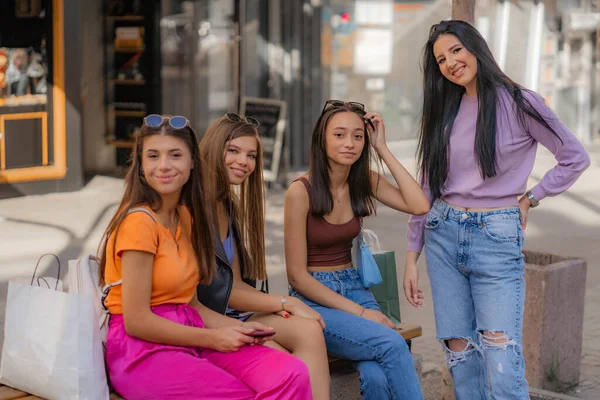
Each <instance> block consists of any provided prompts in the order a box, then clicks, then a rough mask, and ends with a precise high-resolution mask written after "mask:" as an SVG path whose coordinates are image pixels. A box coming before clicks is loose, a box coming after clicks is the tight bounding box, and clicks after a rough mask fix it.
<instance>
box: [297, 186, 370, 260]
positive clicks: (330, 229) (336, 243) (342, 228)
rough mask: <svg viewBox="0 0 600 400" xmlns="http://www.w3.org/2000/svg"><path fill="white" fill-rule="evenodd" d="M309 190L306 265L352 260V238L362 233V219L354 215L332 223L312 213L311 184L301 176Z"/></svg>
mask: <svg viewBox="0 0 600 400" xmlns="http://www.w3.org/2000/svg"><path fill="white" fill-rule="evenodd" d="M298 180H299V181H301V182H302V183H303V184H304V186H305V187H306V191H307V192H308V199H309V210H308V215H307V217H306V265H307V266H308V267H333V266H337V265H343V264H348V263H350V262H352V240H353V239H354V238H355V237H357V236H358V235H359V234H360V219H359V217H354V218H352V219H351V220H350V221H348V222H344V223H343V224H332V223H330V222H327V221H326V220H325V218H323V217H316V216H314V215H313V214H312V200H311V186H310V183H308V180H307V179H306V178H305V177H302V178H299V179H298Z"/></svg>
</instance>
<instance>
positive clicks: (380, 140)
mask: <svg viewBox="0 0 600 400" xmlns="http://www.w3.org/2000/svg"><path fill="white" fill-rule="evenodd" d="M365 119H367V120H369V121H371V123H372V124H373V126H374V127H375V130H373V129H372V128H371V125H370V124H369V123H368V122H367V131H368V132H369V134H370V139H371V146H373V148H374V149H375V150H377V151H379V150H380V149H382V148H384V147H385V146H387V145H386V143H385V125H384V123H383V117H382V116H381V114H378V113H372V112H368V113H366V114H365Z"/></svg>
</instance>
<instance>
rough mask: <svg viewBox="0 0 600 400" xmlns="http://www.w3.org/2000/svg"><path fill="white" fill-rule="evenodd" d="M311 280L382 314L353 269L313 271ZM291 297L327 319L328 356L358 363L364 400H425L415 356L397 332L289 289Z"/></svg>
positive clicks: (325, 332) (355, 364) (357, 367)
mask: <svg viewBox="0 0 600 400" xmlns="http://www.w3.org/2000/svg"><path fill="white" fill-rule="evenodd" d="M311 275H312V276H313V277H314V278H315V279H317V280H318V281H319V282H321V283H322V284H324V285H325V286H327V287H328V288H329V289H331V290H333V291H334V292H336V293H338V294H340V295H342V296H344V297H346V298H347V299H350V300H352V301H353V302H355V303H357V304H360V305H361V306H363V307H365V308H367V309H371V310H377V311H380V309H379V305H378V304H377V301H375V298H374V297H373V293H371V291H370V290H367V289H365V288H364V287H363V286H362V285H361V283H360V278H359V277H358V273H357V272H356V270H355V269H354V268H348V269H345V270H341V271H332V272H312V273H311ZM290 295H291V296H295V297H298V298H299V299H301V300H302V301H304V302H305V303H306V304H307V305H309V306H310V307H312V308H313V309H315V310H316V311H317V312H319V313H320V314H321V316H322V317H323V321H325V324H326V325H327V327H326V328H325V331H324V332H323V333H324V335H325V342H326V344H327V352H328V353H329V354H331V355H333V356H336V357H341V358H345V359H349V360H352V361H354V362H355V363H354V366H355V367H356V369H357V370H358V372H359V375H360V392H361V394H362V396H363V399H366V400H387V399H395V400H396V399H402V400H420V399H423V395H422V394H421V386H420V384H419V380H418V378H417V374H416V372H415V368H414V365H413V360H412V356H411V354H410V351H409V349H408V346H407V344H406V341H405V340H404V339H403V338H402V336H401V335H400V334H398V332H396V331H395V330H393V329H391V328H388V327H387V326H385V325H382V324H380V323H377V322H373V321H370V320H368V319H365V318H362V317H359V316H356V315H353V314H349V313H347V312H344V311H340V310H337V309H333V308H328V307H324V306H322V305H320V304H317V303H315V302H313V301H311V300H308V299H307V298H305V297H303V296H301V295H300V294H299V293H298V292H297V291H296V290H294V289H293V288H290Z"/></svg>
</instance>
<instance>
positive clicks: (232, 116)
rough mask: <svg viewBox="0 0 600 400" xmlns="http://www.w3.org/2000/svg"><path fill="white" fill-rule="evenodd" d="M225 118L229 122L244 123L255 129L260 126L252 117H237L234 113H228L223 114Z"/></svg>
mask: <svg viewBox="0 0 600 400" xmlns="http://www.w3.org/2000/svg"><path fill="white" fill-rule="evenodd" d="M225 117H226V118H227V119H228V120H230V121H231V122H245V123H247V124H250V125H252V126H253V127H255V128H258V127H259V126H260V123H259V122H258V121H257V120H255V119H254V118H252V117H246V116H243V115H238V114H236V113H233V112H230V113H227V114H225Z"/></svg>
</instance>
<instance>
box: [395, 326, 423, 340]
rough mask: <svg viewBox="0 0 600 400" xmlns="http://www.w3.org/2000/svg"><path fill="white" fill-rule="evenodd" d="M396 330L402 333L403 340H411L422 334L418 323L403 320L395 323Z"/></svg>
mask: <svg viewBox="0 0 600 400" xmlns="http://www.w3.org/2000/svg"><path fill="white" fill-rule="evenodd" d="M396 330H397V331H398V333H400V335H402V337H403V338H404V340H411V339H414V338H416V337H419V336H421V335H422V334H423V328H421V327H420V326H419V325H413V324H407V323H405V322H400V323H399V324H397V325H396Z"/></svg>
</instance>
